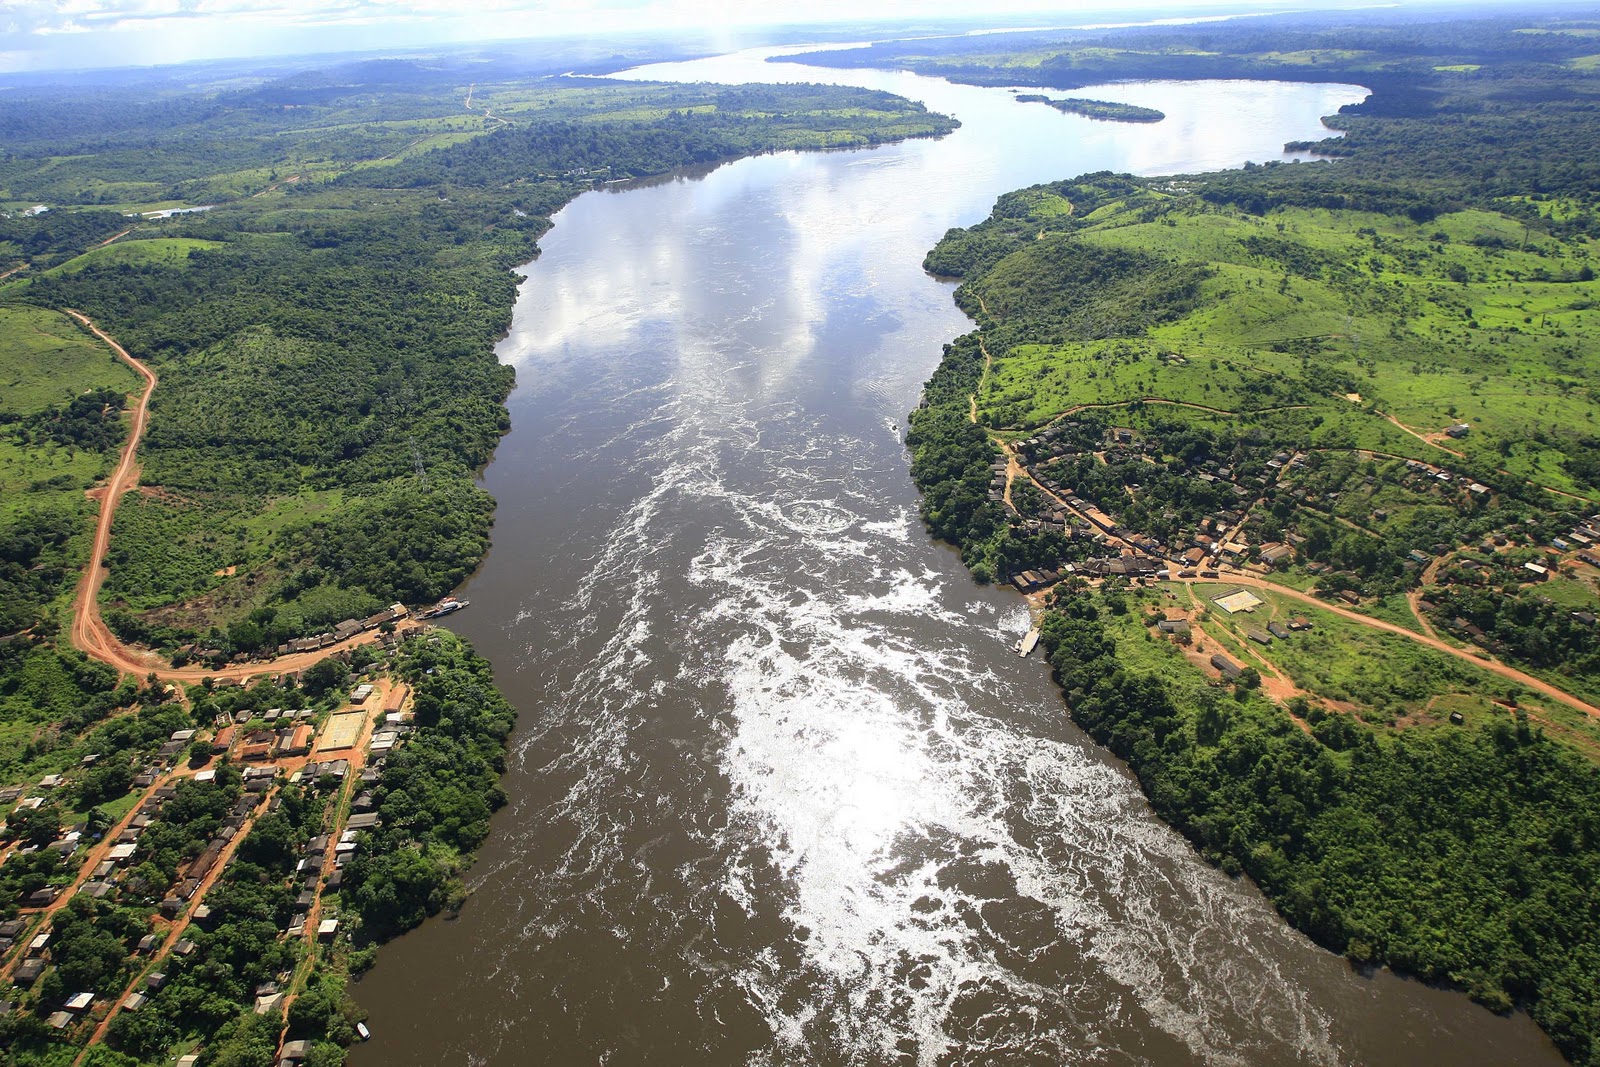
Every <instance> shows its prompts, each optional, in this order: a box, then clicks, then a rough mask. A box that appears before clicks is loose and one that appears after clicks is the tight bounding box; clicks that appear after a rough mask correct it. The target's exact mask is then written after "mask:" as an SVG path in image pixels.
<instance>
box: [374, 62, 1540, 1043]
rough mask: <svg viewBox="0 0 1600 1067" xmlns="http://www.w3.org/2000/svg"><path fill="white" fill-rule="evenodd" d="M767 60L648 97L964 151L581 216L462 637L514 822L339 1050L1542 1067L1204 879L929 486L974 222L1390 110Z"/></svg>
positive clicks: (710, 71)
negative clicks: (958, 256) (1090, 108)
mask: <svg viewBox="0 0 1600 1067" xmlns="http://www.w3.org/2000/svg"><path fill="white" fill-rule="evenodd" d="M762 58H763V57H762V54H761V53H740V54H736V55H734V56H731V57H718V58H714V59H708V60H702V61H696V62H694V63H687V64H673V65H663V66H659V67H653V68H648V69H645V70H641V71H635V72H630V73H628V74H627V75H625V77H638V78H645V77H649V78H662V79H676V80H686V81H693V80H701V79H704V80H718V81H741V80H750V79H760V80H773V79H777V78H793V79H803V80H831V81H841V82H845V83H849V84H857V85H862V86H867V87H874V88H885V89H889V90H891V91H894V92H898V93H901V94H903V95H907V96H911V97H913V98H915V99H920V100H924V101H926V102H927V104H928V106H929V107H930V108H933V109H935V110H940V111H945V112H948V113H951V114H954V115H956V116H958V117H959V118H960V119H961V120H962V122H963V123H964V125H963V127H962V128H961V129H960V130H958V131H957V132H956V133H954V134H952V135H951V136H949V137H946V138H943V139H940V140H925V141H916V142H910V143H906V144H901V145H894V146H885V147H882V148H879V149H876V150H872V151H865V152H830V153H812V154H798V153H781V154H776V155H771V156H764V157H759V158H754V159H747V160H743V161H740V162H738V163H734V164H731V165H728V166H725V167H721V168H717V169H713V170H711V171H709V172H700V173H697V174H693V175H683V176H679V177H675V178H668V179H665V180H656V181H651V182H643V183H636V185H635V186H634V187H631V188H630V187H620V186H619V187H612V188H611V189H610V190H608V191H607V192H604V193H596V194H590V195H586V196H583V197H581V198H580V199H578V200H577V201H575V202H574V203H573V204H572V205H571V206H569V207H568V208H567V209H566V210H564V211H563V212H562V213H561V214H560V215H559V216H558V217H557V219H556V227H555V229H554V230H553V231H552V232H551V233H550V234H549V235H548V236H547V238H546V240H545V241H544V242H543V255H542V256H541V258H540V259H539V260H538V261H536V262H535V263H533V264H531V265H529V267H528V268H527V273H528V275H529V277H528V281H527V283H526V284H525V285H524V287H523V289H522V291H521V295H520V298H519V302H518V305H517V309H516V316H515V322H514V324H513V328H512V332H511V334H510V336H509V337H508V338H507V339H506V341H505V343H504V344H503V345H502V346H501V349H500V355H501V358H502V359H503V360H504V361H505V362H507V363H509V364H511V365H513V366H514V367H515V368H516V370H517V375H518V387H517V390H516V392H515V393H514V394H513V396H512V398H511V400H510V407H511V410H512V425H513V431H512V432H511V434H510V435H508V436H507V438H506V439H505V440H504V441H503V442H502V444H501V446H500V449H499V451H498V453H497V455H496V458H495V461H494V463H493V464H492V466H491V467H490V468H489V470H488V472H487V474H486V477H485V484H486V486H487V487H488V488H489V489H490V490H491V491H492V492H493V493H494V494H495V497H496V499H497V500H498V501H499V511H498V513H497V519H496V526H495V530H494V539H495V547H494V551H493V552H492V553H491V555H490V557H489V559H488V561H487V563H486V564H485V566H484V568H483V570H482V571H481V572H480V573H479V574H478V575H477V576H475V577H474V578H473V580H472V581H471V582H469V583H468V585H467V586H466V588H465V590H464V591H465V592H466V593H467V594H468V595H469V596H470V597H471V599H472V601H473V607H472V610H471V611H470V612H464V613H462V614H461V615H460V616H458V617H457V618H458V619H459V622H458V623H456V624H455V625H458V626H459V628H460V629H461V630H462V631H463V632H465V633H466V634H467V635H468V636H469V637H471V638H472V639H473V640H474V641H475V642H476V643H477V644H478V646H479V647H480V648H481V649H482V650H483V651H484V652H485V654H487V655H488V656H489V657H490V658H491V660H492V661H493V662H494V664H495V666H496V670H497V678H498V680H499V682H500V683H501V685H502V686H503V687H505V689H506V690H507V692H508V694H509V695H510V696H511V698H512V699H513V701H514V702H515V703H516V704H517V705H518V707H519V708H520V709H521V710H522V718H521V722H520V724H519V729H518V734H517V737H516V739H515V744H514V748H513V751H512V754H511V759H510V767H509V770H508V774H507V776H506V779H505V786H506V789H507V792H508V793H509V795H510V798H511V803H510V805H509V806H508V807H507V808H506V810H505V811H503V812H502V813H501V814H500V815H499V816H498V817H497V818H496V820H495V823H494V833H493V836H492V837H491V839H490V842H489V844H488V845H487V846H486V847H485V849H484V851H483V854H482V857H481V859H480V861H479V864H478V866H477V867H476V868H475V869H474V871H473V873H472V876H471V890H472V899H471V902H470V903H469V905H468V906H467V908H466V909H465V910H464V911H463V913H462V915H461V916H460V918H458V919H457V920H455V921H454V922H451V923H446V924H434V925H431V926H429V927H426V928H424V929H423V930H421V931H419V932H418V933H416V934H414V935H411V936H408V937H407V938H405V939H403V940H402V941H401V942H399V943H398V944H396V945H394V946H392V947H390V948H386V949H385V950H384V954H383V956H382V962H381V963H380V965H379V967H378V968H377V970H376V971H375V972H374V973H373V974H372V975H370V976H369V977H368V978H367V979H365V980H364V981H363V983H362V985H361V987H360V999H361V1001H362V1003H363V1005H364V1006H366V1007H368V1008H369V1009H370V1010H371V1011H372V1013H373V1014H372V1025H373V1029H374V1032H375V1035H376V1036H375V1039H374V1041H373V1042H371V1043H370V1044H368V1045H366V1046H362V1047H360V1048H358V1049H357V1050H356V1051H355V1053H354V1055H353V1058H352V1062H354V1063H356V1064H358V1065H368V1064H371V1065H377V1064H382V1065H385V1067H388V1065H391V1064H419V1065H420V1064H434V1063H442V1062H463V1061H465V1062H472V1063H483V1064H508V1065H509V1064H522V1063H526V1062H551V1063H560V1064H568V1063H572V1064H576V1063H604V1064H610V1065H618V1064H679V1063H694V1064H707V1065H730V1067H731V1065H743V1064H773V1065H777V1064H785V1065H787V1064H841V1065H842V1064H851V1065H854V1064H862V1065H867V1064H873V1065H875V1064H896V1065H918V1067H935V1065H946V1064H951V1065H954V1064H973V1065H978V1064H1006V1065H1012V1064H1039V1065H1041V1067H1043V1065H1052V1067H1053V1065H1058V1064H1068V1063H1085V1064H1090V1063H1092V1064H1155V1065H1163V1067H1165V1065H1187V1064H1201V1063H1205V1064H1262V1065H1276V1064H1293V1063H1306V1064H1330V1065H1332V1064H1343V1063H1363V1064H1374V1065H1383V1064H1395V1065H1400V1064H1409V1063H1414V1062H1419V1061H1420V1060H1419V1058H1420V1059H1430V1058H1431V1059H1435V1060H1438V1061H1445V1060H1448V1061H1449V1062H1453V1063H1460V1064H1483V1065H1488V1064H1500V1063H1526V1064H1545V1063H1554V1062H1557V1061H1556V1060H1555V1059H1554V1058H1553V1057H1554V1053H1553V1052H1552V1051H1551V1050H1550V1048H1549V1046H1548V1043H1547V1042H1544V1040H1543V1038H1542V1036H1541V1035H1539V1034H1538V1033H1537V1032H1536V1031H1534V1030H1533V1028H1532V1027H1531V1024H1529V1023H1528V1022H1527V1020H1525V1019H1519V1020H1502V1019H1496V1018H1494V1017H1492V1016H1490V1015H1488V1013H1486V1012H1483V1011H1481V1010H1480V1009H1477V1008H1475V1007H1472V1006H1471V1005H1470V1004H1468V1003H1467V1002H1466V1001H1465V999H1464V998H1462V997H1460V996H1458V995H1455V994H1449V993H1444V992H1440V991H1435V990H1427V989H1424V988H1422V987H1419V986H1416V985H1414V984H1409V983H1402V982H1399V981H1397V980H1395V979H1393V978H1391V977H1386V976H1379V977H1376V978H1371V979H1367V978H1362V977H1359V976H1357V975H1354V974H1353V973H1352V972H1351V971H1350V970H1349V969H1348V968H1347V967H1346V966H1345V965H1344V963H1343V962H1342V961H1340V960H1338V959H1337V958H1335V957H1333V956H1332V955H1330V954H1328V953H1326V952H1323V951H1322V950H1320V949H1317V948H1315V947H1314V946H1312V945H1311V944H1309V943H1308V942H1307V941H1306V940H1305V939H1304V938H1302V937H1300V936H1299V935H1297V934H1295V933H1294V932H1293V931H1291V930H1289V929H1287V928H1286V927H1285V926H1284V924H1283V923H1282V922H1281V921H1280V920H1279V919H1278V918H1277V916H1276V915H1275V914H1274V913H1273V912H1272V910H1271V908H1270V907H1269V906H1268V905H1267V904H1266V903H1265V902H1264V901H1263V900H1262V899H1261V898H1260V896H1259V894H1257V893H1256V892H1255V891H1254V889H1253V888H1252V887H1251V886H1250V885H1248V884H1247V883H1244V882H1240V881H1235V880H1232V879H1229V878H1227V877H1225V876H1224V875H1222V874H1221V873H1220V872H1218V871H1216V870H1214V869H1212V868H1211V867H1209V866H1208V865H1206V864H1205V863H1203V862H1202V861H1201V860H1200V859H1199V858H1198V857H1197V856H1196V855H1195V854H1194V852H1193V851H1192V850H1191V849H1190V848H1189V846H1188V845H1187V844H1186V843H1185V842H1184V841H1183V840H1182V839H1181V838H1180V837H1179V836H1178V835H1177V834H1175V833H1174V832H1173V831H1172V830H1171V829H1169V828H1168V827H1166V826H1164V825H1163V824H1161V823H1160V822H1159V821H1158V820H1157V819H1156V818H1155V817H1154V816H1153V815H1152V814H1151V812H1150V811H1149V808H1148V806H1147V805H1146V804H1145V802H1144V800H1143V797H1142V796H1141V795H1140V793H1139V790H1138V786H1137V783H1136V782H1135V781H1133V780H1132V778H1131V777H1130V776H1129V775H1128V774H1127V773H1126V772H1125V771H1124V770H1123V769H1122V768H1120V767H1119V766H1118V765H1117V764H1116V763H1115V762H1114V761H1112V760H1110V759H1109V758H1108V757H1106V756H1105V754H1104V753H1102V752H1101V751H1100V750H1099V749H1097V748H1096V747H1095V746H1094V745H1093V744H1092V743H1091V742H1089V741H1088V740H1087V739H1086V738H1084V737H1083V736H1082V735H1081V734H1080V733H1079V732H1078V731H1077V730H1076V729H1074V728H1073V727H1072V726H1071V724H1070V722H1069V721H1068V719H1067V716H1066V714H1065V711H1064V708H1063V707H1062V704H1061V700H1060V696H1059V694H1058V692H1057V691H1056V690H1055V688H1054V686H1053V685H1052V684H1051V682H1050V680H1049V678H1048V677H1047V673H1046V671H1045V669H1044V668H1043V667H1042V665H1041V664H1039V663H1038V662H1037V661H1034V662H1027V663H1025V662H1022V661H1019V660H1018V659H1017V658H1016V656H1015V655H1014V653H1013V652H1012V651H1011V645H1012V644H1013V643H1014V642H1015V640H1016V638H1017V636H1018V635H1019V634H1020V632H1021V631H1022V630H1023V629H1025V627H1026V624H1027V619H1026V614H1025V612H1024V611H1023V610H1022V609H1021V607H1020V604H1019V601H1018V600H1017V598H1016V597H1015V596H1014V595H1012V594H1009V593H1007V592H1005V591H1002V590H996V589H992V588H984V587H978V586H976V585H974V584H973V583H972V581H971V579H970V578H969V577H968V575H967V574H966V572H965V570H964V569H963V568H962V567H961V565H960V562H959V560H958V559H957V558H956V557H955V556H954V554H953V553H951V552H950V551H949V550H948V549H946V548H942V547H940V546H937V545H934V544H933V543H931V542H930V541H929V539H928V537H927V535H926V534H925V532H924V531H923V528H922V526H921V523H920V522H919V520H918V518H917V506H918V500H917V497H916V494H915V492H914V490H913V489H912V487H911V484H910V480H909V474H908V470H907V457H906V453H905V448H904V444H903V438H902V433H903V429H904V419H905V415H906V413H907V412H908V411H909V410H910V409H911V408H912V407H914V406H915V404H916V402H917V396H918V390H919V388H920V386H921V383H922V382H923V381H924V380H925V379H926V378H927V376H928V374H929V373H930V371H931V370H932V369H933V367H934V365H935V364H936V362H937V360H938V358H939V353H940V346H941V345H942V344H944V343H946V342H948V341H949V340H951V339H953V338H954V337H956V336H957V335H959V334H960V333H963V332H965V331H966V330H967V329H969V328H970V324H969V323H968V322H967V321H966V319H965V318H964V317H963V316H962V315H961V313H960V312H959V311H958V310H957V309H956V308H955V307H954V305H953V303H952V301H951V291H950V287H949V286H948V285H947V284H944V283H941V282H939V281H936V280H934V279H931V278H929V277H928V276H927V275H925V274H924V273H923V272H922V270H921V268H920V264H921V262H922V258H923V256H924V255H925V253H926V252H927V250H928V249H929V248H930V247H931V246H932V245H933V244H934V243H935V242H936V241H937V240H938V239H939V237H940V236H941V235H942V234H943V233H944V232H945V230H946V229H947V228H948V227H950V226H955V225H970V224H972V223H975V222H977V221H979V220H981V219H982V218H983V217H984V216H985V215H986V214H987V213H988V211H989V208H990V206H991V204H992V203H993V201H994V198H995V197H996V196H998V195H999V194H1001V193H1004V192H1006V191H1008V190H1011V189H1013V188H1016V187H1018V186H1022V185H1027V184H1029V183H1032V182H1039V181H1045V180H1051V179H1056V178H1063V177H1070V176H1072V175H1075V174H1078V173H1082V172H1085V171H1093V170H1099V169H1111V170H1119V171H1127V170H1135V171H1138V172H1140V173H1172V172H1176V171H1184V170H1201V169H1206V168H1214V167H1219V166H1236V165H1239V164H1240V163H1242V162H1244V161H1245V160H1247V159H1252V158H1254V159H1268V158H1278V157H1279V156H1280V155H1281V152H1280V146H1281V145H1282V143H1283V142H1284V141H1286V140H1290V139H1300V138H1308V137H1316V136H1318V135H1319V133H1320V132H1321V128H1320V125H1319V123H1318V119H1319V117H1320V116H1322V115H1325V114H1328V113H1331V112H1332V111H1334V110H1336V109H1337V108H1338V106H1339V105H1340V104H1343V103H1347V102H1351V101H1354V100H1359V99H1360V98H1361V97H1362V96H1363V95H1364V91H1363V90H1360V89H1359V88H1356V87H1352V86H1328V85H1283V84H1277V83H1265V84H1248V83H1239V82H1213V83H1202V84H1198V85H1182V84H1175V83H1152V84H1141V85H1126V86H1114V87H1113V86H1106V87H1099V88H1098V89H1090V90H1084V95H1099V96H1102V97H1109V98H1112V99H1125V100H1128V101H1129V102H1134V103H1140V104H1147V105H1149V106H1157V107H1159V108H1160V109H1161V110H1163V111H1165V112H1167V114H1168V115H1169V120H1168V121H1167V122H1163V123H1160V124H1156V125H1154V126H1137V127H1129V126H1126V125H1119V124H1106V123H1101V124H1096V123H1092V122H1090V121H1089V120H1086V119H1081V118H1078V117H1075V116H1066V115H1061V114H1059V113H1057V112H1055V111H1053V110H1052V109H1049V108H1045V107H1041V106H1037V105H1023V104H1018V103H1016V102H1015V100H1013V99H1012V98H1011V97H1010V96H1009V95H1008V94H1007V93H1006V92H1004V91H1003V90H998V89H977V88H971V87H962V86H954V85H949V84H947V83H944V82H939V81H934V80H930V79H925V78H917V77H914V76H912V75H906V74H894V73H885V72H870V71H833V70H823V69H820V68H806V67H800V66H794V65H782V64H769V63H765V62H763V61H762ZM1316 165H1319V166H1327V165H1332V164H1316ZM441 976H448V978H441ZM530 1057H534V1059H532V1060H530Z"/></svg>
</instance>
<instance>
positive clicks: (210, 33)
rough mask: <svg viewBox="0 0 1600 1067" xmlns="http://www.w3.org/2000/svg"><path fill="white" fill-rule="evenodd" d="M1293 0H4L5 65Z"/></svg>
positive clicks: (1065, 17) (1249, 5) (1199, 8)
mask: <svg viewBox="0 0 1600 1067" xmlns="http://www.w3.org/2000/svg"><path fill="white" fill-rule="evenodd" d="M1308 6H1317V7H1322V6H1334V5H1333V4H1327V3H1317V4H1314V5H1307V4H1305V3H1303V2H1302V3H1298V4H1297V3H1293V2H1290V3H1285V2H1284V0H1131V2H1129V0H1122V2H1117V0H1053V2H1052V0H989V2H986V3H983V4H981V5H974V4H973V2H972V0H746V2H742V3H741V2H735V0H0V72H3V71H23V70H57V69H67V70H70V69H89V68H96V67H111V66H148V65H155V64H164V63H181V62H187V61H190V60H195V59H215V58H224V57H234V56H268V55H294V54H300V53H309V52H328V51H356V50H369V49H388V48H415V47H428V46H431V45H438V44H456V43H466V42H474V41H486V40H500V39H510V38H528V37H548V36H570V35H598V34H606V33H613V32H636V31H640V30H659V29H673V30H680V29H695V28H706V27H710V28H717V27H727V28H740V27H750V26H754V25H761V24H778V23H793V22H799V23H805V22H823V21H842V20H856V21H859V20H878V19H883V20H888V19H896V18H906V19H919V20H929V19H936V18H942V17H962V18H971V17H972V16H973V14H974V12H975V10H976V11H981V12H982V13H983V14H985V15H993V16H995V17H996V18H997V19H999V18H1001V17H1005V16H1015V17H1023V18H1027V19H1029V20H1037V21H1036V22H1035V23H1034V24H1036V25H1041V26H1052V27H1055V26H1064V25H1075V24H1079V23H1080V22H1082V21H1084V20H1085V19H1087V18H1095V17H1099V18H1104V17H1105V16H1106V13H1107V11H1108V10H1113V11H1116V12H1118V13H1119V14H1122V15H1125V16H1127V17H1129V18H1134V17H1140V18H1154V17H1159V16H1161V15H1172V16H1183V15H1190V14H1205V13H1210V12H1215V11H1219V10H1235V11H1251V10H1254V11H1278V10H1285V9H1290V8H1301V9H1304V8H1305V7H1308Z"/></svg>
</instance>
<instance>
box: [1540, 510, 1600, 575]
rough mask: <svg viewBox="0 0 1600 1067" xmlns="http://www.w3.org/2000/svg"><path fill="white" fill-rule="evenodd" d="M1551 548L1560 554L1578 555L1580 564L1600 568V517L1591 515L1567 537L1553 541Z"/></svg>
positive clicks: (1575, 526) (1578, 523)
mask: <svg viewBox="0 0 1600 1067" xmlns="http://www.w3.org/2000/svg"><path fill="white" fill-rule="evenodd" d="M1550 547H1552V548H1554V549H1556V550H1557V551H1558V552H1576V553H1578V557H1577V558H1578V562H1580V563H1586V564H1588V565H1589V566H1591V567H1600V557H1597V555H1596V553H1597V552H1600V515H1590V516H1589V517H1588V518H1587V519H1584V520H1583V521H1582V522H1576V523H1573V525H1572V530H1571V531H1570V532H1569V533H1567V534H1566V535H1565V536H1562V537H1556V538H1553V539H1551V541H1550Z"/></svg>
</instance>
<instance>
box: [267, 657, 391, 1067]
mask: <svg viewBox="0 0 1600 1067" xmlns="http://www.w3.org/2000/svg"><path fill="white" fill-rule="evenodd" d="M396 688H398V689H399V692H400V699H399V700H398V701H396V702H395V706H396V707H403V706H404V705H405V702H406V700H407V699H408V698H409V697H410V688H409V687H408V686H406V685H404V684H401V685H399V686H395V685H393V684H392V683H391V682H390V681H389V680H388V679H383V680H381V681H379V682H378V685H377V689H376V690H375V691H374V692H373V694H372V697H371V698H370V699H371V700H372V701H374V704H375V706H374V708H373V709H372V710H371V711H369V712H368V714H367V718H366V721H365V722H364V723H362V726H361V735H360V736H359V737H357V738H356V743H355V746H354V747H353V748H351V749H348V750H346V749H337V750H334V751H324V750H323V749H321V748H320V747H319V748H318V749H316V750H315V751H314V752H313V754H312V756H311V760H310V762H321V761H323V760H326V759H328V758H330V757H334V758H345V759H348V760H349V762H350V769H349V770H348V771H347V772H346V773H345V777H344V783H343V784H342V785H341V786H340V787H339V792H338V793H337V794H336V795H335V796H334V798H333V805H332V814H331V817H330V818H329V820H328V826H327V834H328V842H329V844H328V847H329V848H330V849H332V848H333V847H334V846H336V845H337V844H338V842H339V838H340V837H341V836H342V835H343V834H344V829H345V823H346V822H347V821H348V820H349V818H350V802H351V800H352V799H353V798H354V797H355V794H356V791H357V790H359V789H360V788H361V772H362V770H364V769H365V768H366V765H367V757H368V756H369V755H371V752H370V750H369V748H368V746H369V745H370V744H371V743H372V735H373V732H374V731H375V730H376V728H377V724H378V716H379V713H380V712H382V711H383V710H384V709H385V708H387V707H389V706H390V705H389V694H390V693H391V692H393V691H394V690H395V689H396ZM345 751H349V752H350V755H349V756H347V757H336V756H335V752H345ZM327 888H328V883H327V881H326V880H325V879H323V878H321V877H318V879H317V888H316V899H315V900H313V901H312V902H311V908H310V910H308V911H307V912H306V924H305V930H304V933H303V937H304V939H305V952H304V954H303V955H302V956H301V958H300V962H299V963H298V964H297V965H296V966H295V970H294V975H293V976H292V977H291V978H290V979H289V986H288V989H287V991H286V992H287V995H286V996H285V997H284V998H283V1017H282V1019H283V1026H282V1029H281V1030H280V1031H279V1033H278V1054H279V1055H282V1053H283V1044H284V1042H285V1041H287V1040H288V1039H289V1009H290V1008H292V1007H293V1006H294V1002H295V1001H296V1000H298V999H299V998H300V991H301V989H302V988H303V987H304V986H305V983H306V981H307V980H308V979H309V978H310V977H311V971H312V968H313V967H314V966H315V965H316V962H317V927H318V925H319V924H320V923H321V922H322V898H323V894H324V893H326V892H327Z"/></svg>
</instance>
